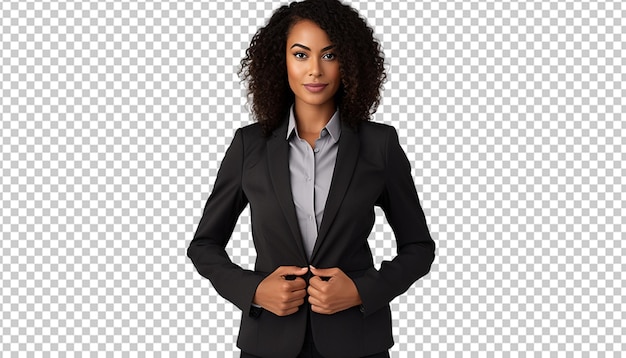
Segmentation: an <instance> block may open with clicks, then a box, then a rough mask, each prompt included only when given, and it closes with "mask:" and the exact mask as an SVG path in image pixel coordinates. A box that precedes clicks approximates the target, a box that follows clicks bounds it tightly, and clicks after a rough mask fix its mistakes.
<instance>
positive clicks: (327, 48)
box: [289, 43, 335, 52]
mask: <svg viewBox="0 0 626 358" xmlns="http://www.w3.org/2000/svg"><path fill="white" fill-rule="evenodd" d="M294 47H302V48H303V49H305V50H307V51H311V49H310V48H309V47H307V46H304V45H302V44H299V43H295V44H293V45H292V46H291V47H290V48H289V49H292V48H294ZM333 48H335V45H330V46H326V47H324V48H323V49H322V52H324V51H328V50H331V49H333Z"/></svg>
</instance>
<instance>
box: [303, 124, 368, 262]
mask: <svg viewBox="0 0 626 358" xmlns="http://www.w3.org/2000/svg"><path fill="white" fill-rule="evenodd" d="M359 146H360V141H359V137H358V133H357V132H356V131H355V129H353V128H351V127H350V126H348V125H345V124H344V123H343V122H342V123H341V138H340V139H339V148H338V149H337V160H336V162H335V169H334V171H333V178H332V181H331V184H330V191H329V192H328V199H326V206H325V207H324V216H323V217H322V224H321V225H320V230H319V232H318V234H317V240H316V241H315V246H314V247H313V253H312V254H311V262H314V261H313V259H314V258H315V255H316V254H317V252H318V251H319V249H320V246H321V245H322V243H323V242H324V239H326V234H327V233H328V229H329V228H330V226H331V225H332V223H333V221H334V219H335V216H337V212H338V210H339V207H340V206H341V202H342V201H343V197H344V196H345V194H346V190H347V189H348V185H349V184H350V181H351V180H352V174H353V173H354V167H355V166H356V163H357V160H358V157H359Z"/></svg>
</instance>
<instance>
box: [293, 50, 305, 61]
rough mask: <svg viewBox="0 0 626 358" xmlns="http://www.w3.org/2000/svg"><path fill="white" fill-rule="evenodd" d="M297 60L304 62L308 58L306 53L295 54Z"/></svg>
mask: <svg viewBox="0 0 626 358" xmlns="http://www.w3.org/2000/svg"><path fill="white" fill-rule="evenodd" d="M293 55H294V57H295V58H297V59H298V60H303V59H305V58H306V54H305V53H304V52H296V53H294V54H293Z"/></svg>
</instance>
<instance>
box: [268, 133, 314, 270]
mask: <svg viewBox="0 0 626 358" xmlns="http://www.w3.org/2000/svg"><path fill="white" fill-rule="evenodd" d="M286 135H287V121H283V124H282V125H281V126H279V127H278V128H277V129H276V130H274V133H272V136H271V137H270V138H269V139H268V141H267V161H268V167H269V172H270V178H271V180H272V184H273V186H274V192H275V193H276V198H277V199H278V202H279V204H280V207H281V208H282V211H283V214H284V215H285V217H286V218H287V222H288V223H289V228H290V229H291V234H292V235H293V238H294V240H295V242H296V245H298V249H299V250H300V252H301V253H302V255H303V259H304V261H305V262H306V254H305V251H304V245H303V244H302V236H301V234H300V227H299V224H298V217H297V216H296V208H295V206H294V204H293V195H292V193H291V181H290V179H289V178H290V174H289V142H288V141H287V140H286V139H285V137H286Z"/></svg>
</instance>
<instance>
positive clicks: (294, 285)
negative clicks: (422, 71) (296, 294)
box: [289, 277, 306, 291]
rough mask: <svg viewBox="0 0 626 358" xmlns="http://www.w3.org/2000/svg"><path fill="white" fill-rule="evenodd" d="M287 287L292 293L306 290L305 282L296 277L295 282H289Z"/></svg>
mask: <svg viewBox="0 0 626 358" xmlns="http://www.w3.org/2000/svg"><path fill="white" fill-rule="evenodd" d="M289 286H290V287H291V290H292V291H298V290H303V289H305V288H306V281H305V280H304V279H303V278H302V277H298V278H296V279H295V280H293V281H291V282H289Z"/></svg>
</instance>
